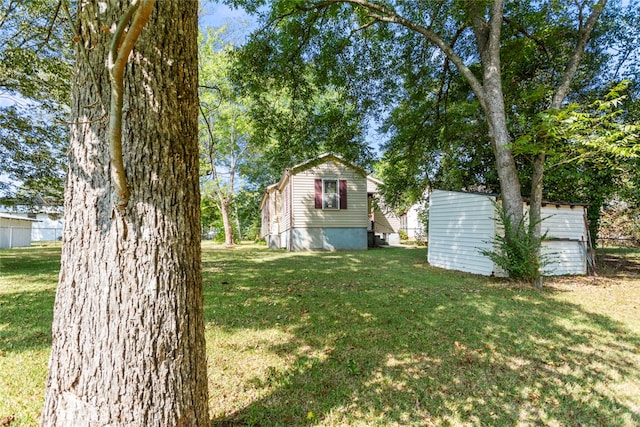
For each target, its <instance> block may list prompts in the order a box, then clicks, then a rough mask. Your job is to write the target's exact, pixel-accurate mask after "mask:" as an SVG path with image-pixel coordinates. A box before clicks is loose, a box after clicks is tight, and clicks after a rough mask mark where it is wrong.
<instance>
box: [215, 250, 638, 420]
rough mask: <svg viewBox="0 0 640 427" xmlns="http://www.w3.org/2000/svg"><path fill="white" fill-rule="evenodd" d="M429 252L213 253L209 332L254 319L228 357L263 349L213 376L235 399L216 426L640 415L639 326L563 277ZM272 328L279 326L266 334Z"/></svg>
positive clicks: (234, 329)
mask: <svg viewBox="0 0 640 427" xmlns="http://www.w3.org/2000/svg"><path fill="white" fill-rule="evenodd" d="M265 257H266V258H265ZM422 258H423V254H422V253H421V251H418V250H402V249H398V250H395V249H394V250H386V251H384V255H380V254H379V252H378V253H376V251H368V252H362V253H353V252H345V253H340V252H338V253H315V254H307V253H305V254H284V253H278V252H276V253H269V254H268V255H263V254H259V253H247V254H246V255H245V256H244V257H243V258H242V259H238V258H236V257H233V258H228V259H227V258H225V256H224V254H221V255H217V258H216V259H215V260H214V261H208V262H206V263H205V271H208V272H209V273H207V274H205V320H206V321H207V323H208V331H209V333H213V332H211V331H215V333H219V334H222V335H224V336H226V337H233V336H234V335H235V334H245V333H247V331H251V334H250V335H251V336H252V337H254V341H253V342H246V343H243V342H242V341H241V340H240V341H237V342H236V343H235V344H233V345H234V346H235V347H234V348H233V349H232V350H233V351H232V352H231V353H230V354H231V356H228V355H227V356H225V357H231V358H233V357H237V358H238V359H242V358H243V357H245V356H247V355H249V354H256V355H257V356H256V357H258V358H260V357H264V360H263V363H260V360H258V361H254V363H253V364H247V365H246V366H245V368H246V370H247V371H246V372H245V373H244V374H242V375H243V379H242V380H240V381H239V382H238V383H237V384H236V389H235V390H230V389H228V388H227V389H226V390H225V392H224V393H227V394H228V396H227V397H225V396H219V395H218V391H217V389H216V388H217V387H218V388H225V387H227V385H226V384H225V381H226V380H225V377H224V376H222V377H219V378H217V379H214V382H213V384H210V388H211V389H212V390H211V391H210V394H211V395H212V399H217V398H220V399H222V400H225V399H226V398H228V402H229V403H228V404H227V405H226V406H225V404H222V405H221V406H219V407H218V408H217V411H214V414H213V415H214V419H213V420H212V424H213V425H214V426H228V425H304V424H308V425H309V424H310V425H313V424H326V425H337V424H343V425H344V424H359V425H364V424H366V425H429V424H435V425H441V424H452V425H459V424H472V425H514V424H518V423H523V424H553V423H557V424H564V425H566V424H572V425H636V424H638V423H640V413H639V408H638V397H637V396H636V395H635V393H636V392H637V390H638V388H639V387H640V374H639V372H640V368H639V366H640V359H639V355H638V351H637V349H638V348H640V337H638V336H637V335H635V334H633V333H631V332H630V331H628V330H627V329H625V327H624V325H622V324H620V323H618V322H615V321H613V320H611V319H609V318H608V317H606V316H601V315H597V314H593V313H587V312H585V311H583V310H582V309H581V308H580V307H579V306H577V305H574V304H569V303H563V302H558V301H557V300H555V299H554V298H553V291H552V290H547V291H545V292H538V291H535V290H532V289H528V288H518V287H511V286H505V285H504V283H500V282H496V281H492V280H490V279H483V278H478V277H475V276H470V275H464V274H457V273H451V272H443V271H442V270H437V269H431V268H429V267H426V266H424V265H423V264H422ZM274 330H275V331H280V333H281V336H280V338H279V339H270V338H268V337H266V336H267V335H268V334H271V333H273V331H274ZM262 336H264V337H265V338H260V337H262ZM230 339H232V338H230ZM217 343H218V344H219V345H226V344H224V340H221V341H217ZM256 349H258V350H260V352H258V353H253V352H254V351H255V350H256ZM212 352H213V353H215V352H216V349H215V348H214V349H212V350H211V351H210V352H209V354H210V357H211V354H212ZM265 354H266V355H268V357H267V356H261V355H265ZM234 355H235V356H234ZM216 363H219V362H218V361H216ZM234 364H235V362H234V361H233V360H231V361H229V363H228V364H227V365H225V366H226V367H227V368H228V369H230V370H231V371H233V369H236V374H237V371H238V370H241V369H242V363H240V366H235V367H233V366H234ZM265 365H267V366H265ZM223 368H224V366H223ZM215 369H220V366H219V365H217V366H216V367H215ZM227 378H228V377H227ZM216 381H217V382H216ZM234 402H235V403H234Z"/></svg>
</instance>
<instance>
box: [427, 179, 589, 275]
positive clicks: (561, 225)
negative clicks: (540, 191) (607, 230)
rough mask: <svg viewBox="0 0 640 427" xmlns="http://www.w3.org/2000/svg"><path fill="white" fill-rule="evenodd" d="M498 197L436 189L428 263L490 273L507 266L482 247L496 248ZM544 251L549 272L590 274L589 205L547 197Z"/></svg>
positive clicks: (545, 270)
mask: <svg viewBox="0 0 640 427" xmlns="http://www.w3.org/2000/svg"><path fill="white" fill-rule="evenodd" d="M495 201H496V197H495V196H493V195H488V194H474V193H462V192H455V191H442V190H434V191H433V192H432V193H431V195H430V197H429V246H428V256H427V259H428V261H429V264H431V265H433V266H436V267H442V268H446V269H449V270H459V271H464V272H469V273H475V274H482V275H485V276H491V275H497V276H502V275H504V272H502V271H500V269H499V268H498V267H497V266H496V265H495V264H494V263H493V261H491V259H489V258H488V257H487V256H484V255H482V253H481V252H482V251H485V250H487V251H491V250H493V249H494V242H495V236H496V234H497V233H500V228H501V225H500V223H499V221H497V215H496V209H495ZM542 218H543V221H542V232H543V233H545V232H546V233H547V236H546V239H545V240H544V241H543V243H542V253H543V256H544V257H545V258H546V259H547V262H548V263H547V265H546V266H545V268H544V271H543V274H545V275H564V274H586V273H587V247H588V231H587V222H586V206H585V205H583V204H574V203H549V202H547V203H545V204H543V207H542Z"/></svg>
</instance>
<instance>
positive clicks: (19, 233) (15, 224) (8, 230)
mask: <svg viewBox="0 0 640 427" xmlns="http://www.w3.org/2000/svg"><path fill="white" fill-rule="evenodd" d="M31 223H32V221H27V220H24V221H23V220H19V219H10V218H0V248H16V247H24V246H30V245H31Z"/></svg>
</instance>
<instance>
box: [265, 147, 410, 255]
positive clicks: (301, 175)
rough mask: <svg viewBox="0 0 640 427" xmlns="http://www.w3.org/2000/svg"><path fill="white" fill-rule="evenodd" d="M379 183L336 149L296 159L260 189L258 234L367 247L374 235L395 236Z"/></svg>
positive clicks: (273, 244)
mask: <svg viewBox="0 0 640 427" xmlns="http://www.w3.org/2000/svg"><path fill="white" fill-rule="evenodd" d="M379 184H381V182H380V181H378V180H376V179H374V178H371V177H367V174H366V172H365V171H364V170H363V169H361V168H359V167H357V166H355V165H352V164H351V163H349V162H347V161H345V160H344V159H342V158H340V157H339V156H336V155H335V154H329V153H327V154H322V155H320V156H318V157H316V158H314V159H311V160H308V161H306V162H304V163H300V164H298V165H295V166H293V167H291V168H289V169H287V170H286V171H285V172H284V173H283V175H282V178H281V179H280V181H279V182H277V183H275V184H272V185H270V186H268V187H267V188H266V190H265V192H264V195H263V198H262V202H261V204H260V209H261V211H262V226H261V231H260V236H261V237H262V238H264V239H265V240H266V242H267V244H268V246H269V247H270V248H273V249H276V248H283V249H288V250H339V249H367V247H369V246H372V245H373V243H374V242H375V241H376V239H375V238H374V235H378V236H379V238H378V242H382V241H384V242H386V243H388V242H389V241H391V242H393V241H395V240H398V241H399V238H398V236H399V235H398V229H399V220H398V218H397V216H395V215H392V212H391V211H390V209H388V208H386V207H385V206H384V204H383V203H381V202H380V200H379V198H377V197H376V194H377V186H378V185H379ZM394 239H395V240H394Z"/></svg>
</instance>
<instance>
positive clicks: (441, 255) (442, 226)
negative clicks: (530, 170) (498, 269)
mask: <svg viewBox="0 0 640 427" xmlns="http://www.w3.org/2000/svg"><path fill="white" fill-rule="evenodd" d="M492 201H493V199H492V198H491V197H487V196H484V195H477V194H469V193H456V192H452V191H441V190H434V191H433V192H432V193H431V196H430V198H429V245H428V253H427V259H428V261H429V264H431V265H433V266H435V267H441V268H446V269H448V270H458V271H464V272H468V273H474V274H482V275H486V276H489V275H491V274H493V273H494V264H493V261H491V260H490V259H489V258H488V257H486V256H484V255H482V254H481V251H483V250H492V248H493V243H492V242H493V241H494V239H495V232H496V229H495V220H494V219H495V207H494V205H493V203H492Z"/></svg>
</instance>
